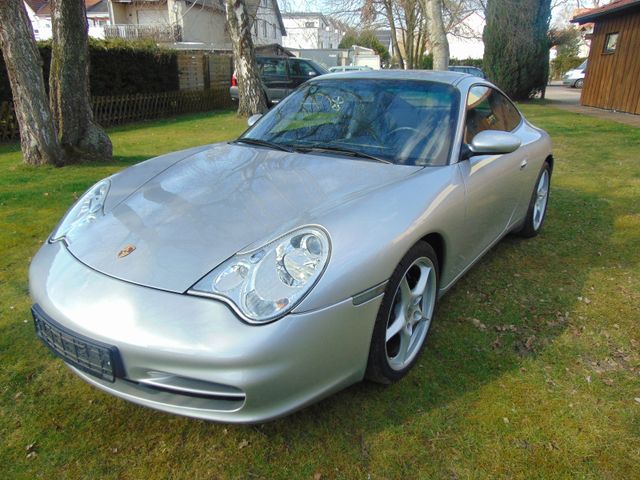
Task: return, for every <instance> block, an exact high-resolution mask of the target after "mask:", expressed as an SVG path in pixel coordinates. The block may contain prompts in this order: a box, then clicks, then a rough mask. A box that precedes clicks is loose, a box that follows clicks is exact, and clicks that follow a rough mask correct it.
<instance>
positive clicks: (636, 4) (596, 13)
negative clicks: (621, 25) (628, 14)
mask: <svg viewBox="0 0 640 480" xmlns="http://www.w3.org/2000/svg"><path fill="white" fill-rule="evenodd" d="M629 9H640V0H613V2H611V3H609V4H607V5H604V6H602V7H598V8H592V9H590V10H587V11H585V12H582V13H580V14H578V15H576V16H575V17H573V18H572V19H571V21H572V22H573V23H579V24H580V25H582V24H584V23H589V22H593V21H596V20H599V19H601V18H602V17H606V16H608V15H614V14H618V13H621V12H624V11H626V10H629Z"/></svg>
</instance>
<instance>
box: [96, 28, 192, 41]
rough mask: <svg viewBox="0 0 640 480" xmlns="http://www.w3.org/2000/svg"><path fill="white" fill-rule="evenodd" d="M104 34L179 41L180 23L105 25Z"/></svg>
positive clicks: (107, 35)
mask: <svg viewBox="0 0 640 480" xmlns="http://www.w3.org/2000/svg"><path fill="white" fill-rule="evenodd" d="M104 36H105V38H124V39H126V40H153V41H155V42H181V41H182V28H181V27H180V25H106V26H105V27H104Z"/></svg>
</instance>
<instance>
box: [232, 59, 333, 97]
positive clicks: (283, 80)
mask: <svg viewBox="0 0 640 480" xmlns="http://www.w3.org/2000/svg"><path fill="white" fill-rule="evenodd" d="M256 61H257V62H258V69H259V70H260V79H261V80H262V85H263V88H264V93H265V95H266V96H267V102H268V103H269V104H274V103H278V102H279V101H280V100H282V99H283V98H284V97H286V96H287V95H289V94H290V93H291V92H292V91H293V90H295V89H296V88H298V87H299V86H300V85H301V84H303V83H304V82H306V81H307V80H309V79H310V78H313V77H317V76H319V75H324V74H325V73H328V72H329V71H328V70H327V69H326V68H325V67H323V66H322V65H320V64H319V63H317V62H314V61H313V60H309V59H306V58H294V57H257V58H256ZM229 93H230V94H231V98H232V99H233V100H238V79H237V78H236V74H235V72H234V73H233V75H232V77H231V87H230V88H229Z"/></svg>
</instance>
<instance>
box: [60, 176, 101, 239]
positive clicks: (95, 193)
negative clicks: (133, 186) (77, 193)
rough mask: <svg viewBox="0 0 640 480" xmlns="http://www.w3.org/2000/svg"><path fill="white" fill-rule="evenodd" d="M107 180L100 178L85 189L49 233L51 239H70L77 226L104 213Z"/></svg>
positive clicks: (88, 222) (89, 221)
mask: <svg viewBox="0 0 640 480" xmlns="http://www.w3.org/2000/svg"><path fill="white" fill-rule="evenodd" d="M110 185H111V182H109V180H101V181H99V182H98V183H96V184H95V185H94V186H93V187H91V188H90V189H89V190H87V191H86V192H85V193H84V194H83V195H82V196H81V197H80V198H79V199H78V201H77V202H76V203H75V204H74V205H73V207H71V209H70V210H69V211H68V212H67V213H66V215H65V216H64V218H63V219H62V222H60V224H59V225H58V227H57V228H56V229H55V231H54V232H53V234H52V235H51V241H52V242H55V241H56V240H60V239H62V238H65V239H66V240H67V241H70V237H72V234H73V232H75V231H76V230H77V229H78V228H80V227H83V226H85V225H88V224H90V223H91V222H93V221H95V219H96V218H98V216H100V215H104V210H103V208H104V201H105V199H106V198H107V193H109V186H110Z"/></svg>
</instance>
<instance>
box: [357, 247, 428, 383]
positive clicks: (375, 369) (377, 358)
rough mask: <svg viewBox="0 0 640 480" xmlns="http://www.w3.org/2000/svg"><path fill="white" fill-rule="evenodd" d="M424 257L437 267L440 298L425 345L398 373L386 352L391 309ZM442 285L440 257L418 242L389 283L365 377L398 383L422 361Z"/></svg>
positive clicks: (376, 324) (378, 381)
mask: <svg viewBox="0 0 640 480" xmlns="http://www.w3.org/2000/svg"><path fill="white" fill-rule="evenodd" d="M421 257H427V258H428V259H429V260H431V262H432V263H433V265H434V267H435V268H434V270H435V279H436V287H435V289H436V295H435V299H434V300H433V301H434V309H433V312H434V313H433V314H432V317H431V322H430V323H429V325H428V328H427V332H426V335H425V337H424V339H423V341H422V345H420V346H419V350H418V353H417V354H416V355H415V357H414V358H413V360H412V361H411V362H410V363H409V364H408V365H407V366H406V367H405V368H403V369H402V370H395V369H393V368H392V367H391V366H390V365H389V361H388V359H387V350H386V343H387V342H386V331H387V322H388V320H389V316H390V313H391V309H392V308H393V306H394V302H395V296H396V291H397V290H398V288H399V285H400V281H401V280H402V279H403V278H404V276H405V273H407V271H408V269H409V267H410V266H411V265H412V264H413V263H414V262H415V261H416V260H418V259H420V258H421ZM439 286H440V272H439V264H438V257H437V255H436V252H435V251H434V250H433V248H432V247H431V245H429V244H428V243H426V242H423V241H421V242H418V243H417V244H415V245H414V246H413V247H411V249H410V250H409V251H408V252H407V253H406V255H405V256H404V257H403V258H402V260H401V261H400V263H399V264H398V266H397V267H396V269H395V270H394V271H393V274H392V275H391V278H390V279H389V283H387V286H386V288H385V292H384V297H383V298H382V304H381V305H380V309H379V310H378V315H377V317H376V322H375V326H374V328H373V335H372V338H371V347H370V348H369V361H368V363H367V371H366V374H365V377H366V378H367V379H368V380H371V381H373V382H377V383H384V384H390V383H394V382H397V381H398V380H400V379H401V378H402V377H404V376H405V375H406V374H407V372H408V371H409V370H411V368H412V367H413V365H414V364H415V362H416V361H417V360H418V358H420V355H421V353H422V350H423V349H424V345H425V343H426V341H427V338H428V337H429V330H430V328H431V325H432V324H433V319H434V316H435V312H436V309H437V307H438V295H437V292H438V288H439Z"/></svg>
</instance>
